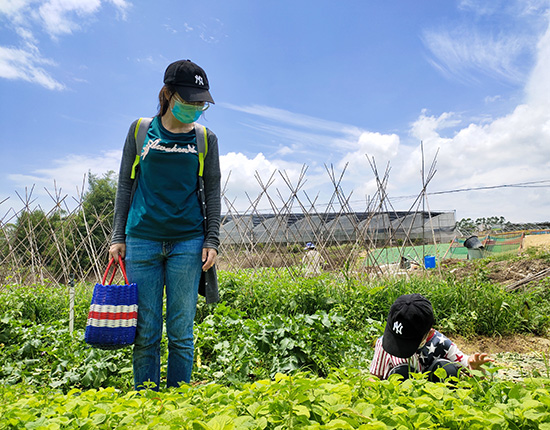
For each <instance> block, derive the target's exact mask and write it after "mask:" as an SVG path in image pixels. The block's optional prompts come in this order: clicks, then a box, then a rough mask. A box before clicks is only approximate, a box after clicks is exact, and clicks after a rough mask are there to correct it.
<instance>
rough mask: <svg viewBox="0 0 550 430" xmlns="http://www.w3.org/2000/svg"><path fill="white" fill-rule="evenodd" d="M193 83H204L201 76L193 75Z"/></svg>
mask: <svg viewBox="0 0 550 430" xmlns="http://www.w3.org/2000/svg"><path fill="white" fill-rule="evenodd" d="M195 84H199V85H204V81H203V80H202V76H200V75H195Z"/></svg>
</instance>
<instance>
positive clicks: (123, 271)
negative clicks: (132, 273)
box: [101, 255, 130, 285]
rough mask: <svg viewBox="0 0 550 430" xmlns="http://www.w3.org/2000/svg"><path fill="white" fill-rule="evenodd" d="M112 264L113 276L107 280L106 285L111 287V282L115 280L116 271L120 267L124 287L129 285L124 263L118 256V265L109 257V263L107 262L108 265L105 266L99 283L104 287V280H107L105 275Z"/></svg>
mask: <svg viewBox="0 0 550 430" xmlns="http://www.w3.org/2000/svg"><path fill="white" fill-rule="evenodd" d="M113 264H114V265H115V267H114V269H113V274H112V276H111V279H110V280H109V283H108V284H107V285H111V283H112V282H113V279H114V278H115V273H116V269H117V267H119V266H120V270H121V271H122V275H123V276H124V281H125V282H126V285H128V284H130V283H129V282H128V277H127V276H126V268H125V267H124V261H123V260H122V256H120V255H119V256H118V263H117V262H116V261H115V259H114V257H111V261H109V264H108V265H107V269H106V270H105V274H104V275H103V281H102V282H101V283H102V284H103V285H106V284H105V280H106V279H107V275H108V274H109V269H110V268H111V266H112V265H113Z"/></svg>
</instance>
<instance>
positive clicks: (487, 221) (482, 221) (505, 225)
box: [456, 216, 512, 236]
mask: <svg viewBox="0 0 550 430" xmlns="http://www.w3.org/2000/svg"><path fill="white" fill-rule="evenodd" d="M456 228H457V230H458V231H459V232H460V233H461V234H462V235H463V236H471V235H473V234H476V233H478V232H481V231H487V230H495V231H501V230H504V231H506V230H508V229H510V228H512V224H511V223H510V222H508V221H506V218H504V217H503V216H492V217H488V218H483V217H482V218H476V220H475V221H473V220H472V219H471V218H462V219H461V220H460V221H458V222H457V223H456Z"/></svg>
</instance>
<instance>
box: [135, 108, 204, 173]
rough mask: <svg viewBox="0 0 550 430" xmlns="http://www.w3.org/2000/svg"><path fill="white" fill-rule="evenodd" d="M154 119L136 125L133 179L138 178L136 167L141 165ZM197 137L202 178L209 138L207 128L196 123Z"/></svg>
mask: <svg viewBox="0 0 550 430" xmlns="http://www.w3.org/2000/svg"><path fill="white" fill-rule="evenodd" d="M151 121H153V118H140V119H138V122H137V124H136V128H135V130H134V140H135V141H136V158H135V160H134V164H133V165H132V173H131V175H130V178H131V179H135V178H136V167H137V166H138V164H139V160H140V156H141V150H142V148H143V145H144V144H145V137H146V136H147V131H148V130H149V126H150V125H151ZM195 136H196V140H197V151H198V153H199V176H200V177H201V178H202V174H203V171H204V158H205V157H206V154H207V153H208V136H207V133H206V127H205V126H204V125H202V124H199V123H197V122H196V123H195Z"/></svg>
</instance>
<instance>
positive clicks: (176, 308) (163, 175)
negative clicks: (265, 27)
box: [109, 60, 221, 390]
mask: <svg viewBox="0 0 550 430" xmlns="http://www.w3.org/2000/svg"><path fill="white" fill-rule="evenodd" d="M209 89H210V87H209V83H208V78H207V77H206V73H205V72H204V70H203V69H202V68H201V67H199V66H198V65H197V64H195V63H193V62H191V61H190V60H181V61H176V62H175V63H172V64H170V65H169V66H168V68H167V69H166V72H165V74H164V86H163V87H162V89H161V91H160V94H159V112H158V114H157V116H155V117H154V118H153V119H152V121H151V124H150V126H149V128H148V131H147V135H146V137H145V144H144V145H143V149H142V151H141V157H140V159H139V164H138V165H137V168H136V165H135V162H136V161H137V160H136V152H137V151H136V139H135V131H136V126H137V124H138V121H135V122H134V123H133V124H132V125H131V127H130V130H129V132H128V136H127V137H126V142H125V145H124V150H123V154H122V162H121V167H120V173H119V180H118V188H117V196H116V203H115V216H114V225H113V238H112V242H111V247H110V249H109V255H110V257H113V258H115V261H118V256H119V255H121V256H122V258H124V259H125V262H126V270H127V273H128V277H129V279H130V280H131V282H135V283H137V285H138V308H139V309H138V323H137V331H136V340H135V344H134V352H133V366H134V385H135V388H136V389H139V388H141V387H142V386H143V384H144V383H145V382H147V381H151V382H153V383H154V384H155V386H156V389H157V390H158V388H159V385H160V342H161V337H162V325H163V324H162V323H163V318H162V312H163V294H164V288H165V286H166V333H167V337H168V371H167V386H168V387H172V386H178V385H179V384H180V383H182V382H186V383H189V382H190V379H191V371H192V368H193V351H194V346H193V320H194V317H195V311H196V305H197V294H198V285H199V280H200V278H201V270H202V271H207V270H208V269H210V268H211V267H212V266H213V265H214V263H215V261H216V257H217V253H218V245H219V227H220V207H221V200H220V176H221V174H220V167H219V156H218V141H217V138H216V135H215V134H214V133H212V132H211V131H210V130H207V138H208V152H207V153H206V156H205V157H204V164H203V174H202V179H203V180H204V193H203V196H204V197H203V198H202V200H203V201H201V202H199V199H200V197H199V194H198V189H199V176H198V173H199V156H198V152H197V137H196V136H195V129H194V123H195V121H197V120H198V118H199V117H200V116H201V115H202V113H203V112H204V111H205V110H206V109H207V108H208V104H209V103H214V100H213V99H212V96H211V95H210V92H209ZM133 172H135V174H134V173H133ZM132 178H135V179H132ZM204 205H205V206H204ZM201 207H205V209H201ZM203 212H206V213H203ZM215 288H216V289H217V284H216V285H215ZM216 293H217V291H216Z"/></svg>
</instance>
